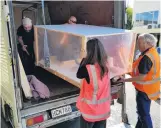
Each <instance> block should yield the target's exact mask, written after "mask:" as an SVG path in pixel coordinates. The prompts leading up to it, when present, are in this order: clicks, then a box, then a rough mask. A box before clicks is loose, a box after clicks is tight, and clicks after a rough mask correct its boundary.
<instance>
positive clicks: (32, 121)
mask: <svg viewBox="0 0 161 128" xmlns="http://www.w3.org/2000/svg"><path fill="white" fill-rule="evenodd" d="M47 119H48V118H47V113H45V114H41V115H38V116H34V117H31V118H28V119H26V125H27V126H32V125H35V124H38V123H42V122H44V121H46V120H47Z"/></svg>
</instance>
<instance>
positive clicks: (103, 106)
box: [77, 64, 111, 122]
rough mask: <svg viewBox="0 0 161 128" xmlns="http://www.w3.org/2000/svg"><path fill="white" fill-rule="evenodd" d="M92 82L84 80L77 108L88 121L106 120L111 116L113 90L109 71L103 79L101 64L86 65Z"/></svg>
mask: <svg viewBox="0 0 161 128" xmlns="http://www.w3.org/2000/svg"><path fill="white" fill-rule="evenodd" d="M86 68H87V71H88V74H89V78H90V83H89V84H88V83H87V81H86V80H85V79H83V80H82V86H81V91H80V95H79V97H78V100H77V108H78V109H79V110H80V112H81V114H82V116H83V118H84V119H85V120H86V121H88V122H95V121H101V120H105V119H107V118H108V117H109V116H110V103H111V93H110V92H111V90H110V88H111V87H110V80H109V75H108V73H107V74H106V75H104V77H103V78H102V79H101V76H100V67H99V65H97V64H95V65H87V66H86Z"/></svg>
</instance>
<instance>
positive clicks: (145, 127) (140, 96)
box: [136, 91, 153, 128]
mask: <svg viewBox="0 0 161 128" xmlns="http://www.w3.org/2000/svg"><path fill="white" fill-rule="evenodd" d="M136 104H137V113H138V122H137V124H136V128H153V125H152V120H151V116H150V106H151V100H150V99H149V98H148V96H147V94H145V93H144V92H140V91H137V94H136Z"/></svg>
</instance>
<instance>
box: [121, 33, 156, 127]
mask: <svg viewBox="0 0 161 128" xmlns="http://www.w3.org/2000/svg"><path fill="white" fill-rule="evenodd" d="M137 43H138V46H139V51H140V52H141V55H140V57H142V58H141V59H140V60H139V59H137V60H135V62H136V61H139V64H138V66H137V69H138V75H136V76H133V75H132V77H131V78H127V79H124V78H122V80H121V81H122V82H137V84H136V83H135V88H136V92H137V93H136V104H137V113H138V121H137V124H136V128H153V124H152V120H151V116H150V106H151V100H152V99H151V96H152V97H153V95H152V94H149V93H147V90H150V89H147V87H148V86H149V87H150V88H151V90H153V89H154V88H156V90H157V85H158V81H159V80H158V81H156V82H155V83H153V84H146V82H149V81H150V80H148V79H147V78H146V77H147V76H148V73H150V72H151V69H152V67H153V65H159V61H158V60H159V55H158V60H156V59H154V60H153V59H152V57H150V56H148V54H149V52H150V51H151V50H153V51H154V50H155V47H156V43H157V39H156V38H155V37H154V36H153V35H152V34H142V35H140V36H139V38H138V40H137ZM154 53H155V52H154ZM156 53H157V52H156ZM150 54H151V55H152V56H153V52H150ZM158 68H159V67H158V66H156V67H155V70H157V71H158ZM134 71H135V72H136V70H134ZM135 72H134V73H135ZM150 75H151V74H150ZM153 75H155V76H156V75H157V73H153ZM153 75H152V76H151V77H152V80H151V81H153V79H155V78H153ZM142 81H143V82H142ZM140 82H142V83H141V84H140ZM138 83H139V84H138ZM136 85H139V86H136ZM139 87H140V88H139ZM141 87H142V88H141ZM154 94H155V93H154ZM154 96H155V95H154Z"/></svg>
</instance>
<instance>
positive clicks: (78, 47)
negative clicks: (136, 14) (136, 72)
mask: <svg viewBox="0 0 161 128" xmlns="http://www.w3.org/2000/svg"><path fill="white" fill-rule="evenodd" d="M34 29H35V44H34V47H35V56H36V64H37V65H38V66H41V67H44V68H45V69H46V70H48V71H50V72H52V73H53V74H55V75H57V76H59V77H61V78H63V79H64V80H66V81H68V82H70V83H72V84H74V85H76V86H79V84H80V80H79V79H77V78H76V72H77V70H78V67H79V62H80V61H81V59H82V58H83V57H84V56H85V55H86V43H87V41H88V40H89V39H91V38H98V39H99V40H100V41H101V42H102V44H103V45H104V47H105V50H106V52H107V55H108V59H109V66H110V67H109V68H110V77H111V78H112V77H114V76H117V75H121V74H124V73H127V72H130V71H131V69H132V62H133V54H134V49H135V38H136V36H135V34H134V33H132V32H131V31H127V30H123V29H116V28H108V27H98V26H91V25H79V24H78V25H67V24H66V25H46V26H43V25H39V26H35V27H34ZM46 37H47V38H46ZM44 40H45V41H44ZM46 61H49V63H48V67H45V65H46Z"/></svg>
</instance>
